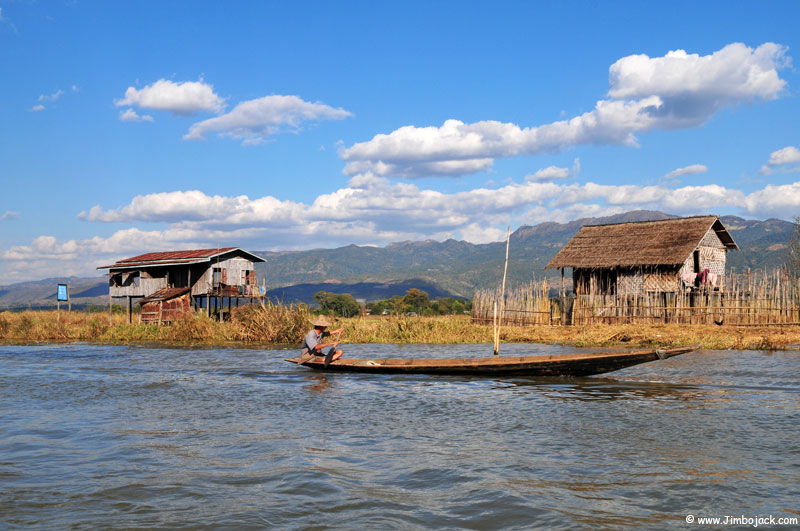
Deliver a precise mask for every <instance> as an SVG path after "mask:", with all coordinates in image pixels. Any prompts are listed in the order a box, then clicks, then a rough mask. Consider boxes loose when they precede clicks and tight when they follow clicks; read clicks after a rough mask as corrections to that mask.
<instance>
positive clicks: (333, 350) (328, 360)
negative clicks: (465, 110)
mask: <svg viewBox="0 0 800 531" xmlns="http://www.w3.org/2000/svg"><path fill="white" fill-rule="evenodd" d="M342 331H343V330H341V329H340V330H339V333H338V334H336V341H334V342H333V346H332V347H331V348H330V350H329V351H328V353H327V354H326V355H325V368H327V367H328V365H330V363H331V360H332V359H333V355H334V354H336V347H338V346H339V339H340V338H341V337H342Z"/></svg>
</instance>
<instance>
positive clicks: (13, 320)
mask: <svg viewBox="0 0 800 531" xmlns="http://www.w3.org/2000/svg"><path fill="white" fill-rule="evenodd" d="M309 318H310V315H309V313H308V310H307V309H306V308H305V307H299V308H296V307H286V306H274V305H265V306H264V307H261V306H249V307H241V308H239V309H237V310H236V311H235V312H234V314H233V317H232V320H231V321H226V322H218V321H214V320H212V319H208V318H207V317H205V316H204V315H203V314H202V313H200V314H194V315H189V316H186V317H185V318H184V319H182V320H179V321H177V322H175V323H173V324H172V325H170V326H155V325H141V324H127V322H125V317H124V316H119V315H115V316H113V321H112V322H111V323H109V316H108V314H90V313H83V312H72V313H67V312H61V315H60V316H59V315H58V314H57V312H54V311H49V312H46V311H42V312H38V311H37V312H33V311H28V312H4V313H0V343H20V342H44V341H95V342H108V343H136V342H151V341H152V342H168V343H181V344H185V343H191V344H225V343H230V342H242V343H264V344H266V343H283V344H296V345H299V343H300V342H301V341H302V338H303V336H304V335H305V333H306V332H307V331H308V330H309V329H310V325H309V322H308V321H309ZM340 325H341V326H343V327H344V334H343V336H342V342H344V343H422V344H425V343H427V344H444V343H485V344H486V345H487V352H489V351H490V350H491V343H492V327H491V325H479V324H473V323H472V321H471V319H470V317H469V316H436V317H388V316H387V317H377V316H374V317H366V318H363V317H356V318H352V319H341V320H340V322H339V323H337V326H340ZM500 338H501V341H502V342H508V343H526V342H530V343H551V344H563V345H574V346H579V347H607V346H623V347H631V348H638V347H650V346H678V345H694V344H696V345H700V347H701V348H705V349H716V350H720V349H762V350H781V349H797V348H800V326H763V327H754V326H747V327H745V326H741V327H740V326H732V325H724V326H714V325H712V326H707V325H673V324H645V325H608V324H594V325H587V326H548V325H531V326H513V327H512V326H509V327H503V328H501V331H500ZM502 351H503V348H502V345H501V347H500V352H501V354H502Z"/></svg>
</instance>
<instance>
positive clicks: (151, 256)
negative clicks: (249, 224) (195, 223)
mask: <svg viewBox="0 0 800 531" xmlns="http://www.w3.org/2000/svg"><path fill="white" fill-rule="evenodd" d="M234 251H240V252H242V253H243V254H245V255H247V256H248V257H249V258H250V259H251V260H252V261H253V262H266V260H264V259H263V258H261V257H260V256H258V255H255V254H253V253H251V252H249V251H245V250H244V249H241V248H239V247H221V248H219V249H190V250H186V251H165V252H158V253H145V254H140V255H138V256H134V257H131V258H125V259H124V260H120V261H118V262H116V263H114V264H111V265H104V266H100V267H98V268H97V269H133V268H136V267H154V266H165V265H186V264H198V263H201V262H208V261H210V260H211V259H212V258H216V257H217V256H220V255H223V254H226V253H231V252H234Z"/></svg>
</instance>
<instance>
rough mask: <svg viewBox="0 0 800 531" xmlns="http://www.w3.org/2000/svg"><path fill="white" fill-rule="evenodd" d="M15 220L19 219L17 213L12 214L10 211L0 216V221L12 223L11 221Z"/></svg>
mask: <svg viewBox="0 0 800 531" xmlns="http://www.w3.org/2000/svg"><path fill="white" fill-rule="evenodd" d="M15 219H19V213H17V212H12V211H10V210H6V212H5V214H3V215H2V216H0V220H2V221H12V220H15Z"/></svg>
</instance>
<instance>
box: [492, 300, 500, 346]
mask: <svg viewBox="0 0 800 531" xmlns="http://www.w3.org/2000/svg"><path fill="white" fill-rule="evenodd" d="M492 322H493V323H494V326H493V327H492V335H493V337H492V339H493V340H494V355H495V356H499V355H500V354H499V351H500V334H499V333H498V329H497V301H494V318H493V319H492Z"/></svg>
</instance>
